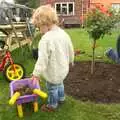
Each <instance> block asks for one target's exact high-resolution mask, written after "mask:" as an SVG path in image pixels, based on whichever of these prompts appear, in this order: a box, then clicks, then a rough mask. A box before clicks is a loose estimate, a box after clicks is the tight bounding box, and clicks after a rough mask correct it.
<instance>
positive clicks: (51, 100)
mask: <svg viewBox="0 0 120 120" xmlns="http://www.w3.org/2000/svg"><path fill="white" fill-rule="evenodd" d="M46 84H47V89H48V105H49V106H51V107H52V108H57V106H58V103H59V102H63V101H64V100H65V96H64V84H63V83H61V84H52V83H49V82H47V83H46Z"/></svg>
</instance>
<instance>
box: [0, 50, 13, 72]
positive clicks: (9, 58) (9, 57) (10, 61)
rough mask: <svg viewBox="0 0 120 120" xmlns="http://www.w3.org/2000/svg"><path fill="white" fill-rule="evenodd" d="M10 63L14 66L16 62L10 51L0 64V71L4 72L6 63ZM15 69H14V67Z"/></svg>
mask: <svg viewBox="0 0 120 120" xmlns="http://www.w3.org/2000/svg"><path fill="white" fill-rule="evenodd" d="M7 62H9V63H10V64H13V63H14V61H13V59H12V57H11V53H10V51H8V50H7V51H6V53H5V56H4V57H3V60H2V62H1V63H0V71H3V70H4V68H5V65H6V63H7ZM13 66H14V65H13ZM13 68H14V67H13ZM14 70H15V69H14Z"/></svg>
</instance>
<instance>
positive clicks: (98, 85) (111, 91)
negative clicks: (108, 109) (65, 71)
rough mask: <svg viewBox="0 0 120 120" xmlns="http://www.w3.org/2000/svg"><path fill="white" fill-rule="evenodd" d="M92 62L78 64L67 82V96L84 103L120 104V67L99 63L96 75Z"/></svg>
mask: <svg viewBox="0 0 120 120" xmlns="http://www.w3.org/2000/svg"><path fill="white" fill-rule="evenodd" d="M90 67H91V62H76V63H75V66H74V67H73V68H72V69H70V73H69V75H68V77H67V79H66V80H65V81H64V82H65V91H66V94H68V95H70V96H73V97H74V98H76V99H79V100H82V101H92V102H95V103H120V65H118V64H107V63H103V62H97V63H96V64H95V72H94V75H91V73H90Z"/></svg>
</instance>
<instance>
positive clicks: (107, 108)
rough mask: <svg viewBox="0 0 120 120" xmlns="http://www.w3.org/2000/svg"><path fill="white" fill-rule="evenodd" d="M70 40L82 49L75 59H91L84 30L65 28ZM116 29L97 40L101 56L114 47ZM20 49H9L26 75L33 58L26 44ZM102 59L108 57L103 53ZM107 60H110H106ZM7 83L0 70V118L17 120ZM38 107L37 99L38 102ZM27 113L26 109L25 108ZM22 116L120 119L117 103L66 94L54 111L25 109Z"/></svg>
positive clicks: (64, 119)
mask: <svg viewBox="0 0 120 120" xmlns="http://www.w3.org/2000/svg"><path fill="white" fill-rule="evenodd" d="M66 31H67V32H68V33H69V34H70V36H71V38H72V41H73V44H74V48H75V49H80V50H82V51H85V53H86V54H84V55H80V56H78V57H77V58H76V60H78V61H79V60H81V61H82V60H91V57H90V56H91V46H92V40H90V39H89V37H88V34H87V32H85V31H84V30H83V29H67V30H66ZM117 36H118V31H113V34H112V35H106V36H105V37H104V38H103V39H100V40H99V41H98V47H97V49H96V56H98V55H100V56H103V53H104V51H105V50H106V49H107V48H109V47H113V48H115V44H116V39H117ZM23 49H24V53H23V55H21V53H20V51H19V50H15V51H13V53H12V55H13V58H14V60H15V62H18V63H22V64H23V65H24V67H25V69H26V76H28V77H29V76H30V74H31V73H32V70H33V68H34V64H35V60H33V58H32V55H31V53H30V52H29V50H28V49H27V48H23ZM101 60H104V61H109V60H108V59H107V58H106V57H104V56H103V59H101ZM109 62H111V61H109ZM9 93H10V91H9V83H8V82H7V81H6V80H5V78H4V77H3V74H2V72H1V73H0V120H19V119H20V118H19V117H18V116H17V111H16V106H15V105H14V106H9V105H8V100H9V96H10V94H9ZM39 108H40V103H39ZM28 113H29V112H28ZM22 119H23V120H40V119H41V120H48V119H49V120H120V104H95V103H92V102H90V101H88V102H82V101H80V100H75V99H74V98H72V97H71V96H67V98H66V102H65V104H64V105H62V106H60V107H59V108H58V109H57V111H56V112H54V113H43V112H41V111H40V109H39V111H38V112H37V113H29V114H26V115H24V117H23V118H22Z"/></svg>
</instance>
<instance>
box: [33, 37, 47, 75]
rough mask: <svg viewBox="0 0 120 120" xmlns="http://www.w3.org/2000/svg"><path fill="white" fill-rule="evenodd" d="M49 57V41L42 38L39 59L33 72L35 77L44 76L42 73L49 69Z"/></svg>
mask: <svg viewBox="0 0 120 120" xmlns="http://www.w3.org/2000/svg"><path fill="white" fill-rule="evenodd" d="M48 56H49V45H48V41H47V40H45V39H44V38H42V39H41V40H40V42H39V47H38V59H37V62H36V64H35V67H34V70H33V75H35V76H38V77H39V76H40V75H41V74H42V72H43V71H44V70H45V69H47V64H48Z"/></svg>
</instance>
